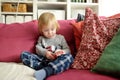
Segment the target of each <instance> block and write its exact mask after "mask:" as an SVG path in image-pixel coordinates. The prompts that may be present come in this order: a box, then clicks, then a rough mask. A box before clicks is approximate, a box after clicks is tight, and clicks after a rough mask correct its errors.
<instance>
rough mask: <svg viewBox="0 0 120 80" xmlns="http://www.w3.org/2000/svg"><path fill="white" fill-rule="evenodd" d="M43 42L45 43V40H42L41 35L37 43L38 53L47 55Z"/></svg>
mask: <svg viewBox="0 0 120 80" xmlns="http://www.w3.org/2000/svg"><path fill="white" fill-rule="evenodd" d="M43 44H44V42H43V41H42V37H39V39H38V43H37V45H36V53H37V54H38V55H43V56H45V55H46V49H45V48H44V46H43Z"/></svg>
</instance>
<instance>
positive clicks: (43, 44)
mask: <svg viewBox="0 0 120 80" xmlns="http://www.w3.org/2000/svg"><path fill="white" fill-rule="evenodd" d="M49 46H55V50H57V49H61V50H64V52H65V53H70V49H69V46H68V45H67V42H66V40H65V38H64V36H62V35H60V34H59V35H56V36H55V37H54V38H46V37H44V36H40V37H39V39H38V43H37V45H36V53H37V54H38V55H43V56H45V55H46V51H47V49H46V48H47V47H49Z"/></svg>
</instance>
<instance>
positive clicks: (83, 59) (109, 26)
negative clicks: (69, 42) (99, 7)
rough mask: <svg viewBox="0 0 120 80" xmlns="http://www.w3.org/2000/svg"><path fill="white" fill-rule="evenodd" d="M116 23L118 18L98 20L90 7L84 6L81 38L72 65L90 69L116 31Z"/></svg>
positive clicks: (119, 20)
mask: <svg viewBox="0 0 120 80" xmlns="http://www.w3.org/2000/svg"><path fill="white" fill-rule="evenodd" d="M118 25H120V18H115V19H105V20H100V19H99V17H98V16H97V15H96V14H95V13H94V12H93V11H92V10H91V9H90V8H86V14H85V20H84V28H83V34H82V40H81V44H80V46H79V51H78V52H77V55H76V56H75V60H74V62H73V64H72V67H73V68H76V69H91V68H92V67H93V66H94V65H95V64H96V63H97V60H98V59H99V57H100V56H101V53H102V52H103V50H104V48H105V47H106V45H107V44H108V43H109V42H110V41H111V39H112V37H113V36H114V34H115V33H116V32H117V31H118V28H119V27H118Z"/></svg>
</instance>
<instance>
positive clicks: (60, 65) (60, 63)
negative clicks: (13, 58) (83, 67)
mask: <svg viewBox="0 0 120 80" xmlns="http://www.w3.org/2000/svg"><path fill="white" fill-rule="evenodd" d="M21 60H22V62H23V64H25V65H27V66H29V67H31V68H33V69H35V70H39V69H42V68H44V67H47V66H50V67H52V68H53V70H54V74H58V73H60V72H63V71H65V70H67V69H68V68H69V67H70V65H71V64H72V62H73V57H72V55H71V54H69V53H68V54H63V55H61V56H59V57H58V58H57V59H55V60H53V61H50V60H48V59H46V58H45V57H44V56H40V55H35V54H32V53H30V52H23V53H22V54H21Z"/></svg>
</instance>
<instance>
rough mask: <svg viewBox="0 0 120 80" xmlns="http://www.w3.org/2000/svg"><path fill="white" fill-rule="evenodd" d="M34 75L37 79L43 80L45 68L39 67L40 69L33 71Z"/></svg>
mask: <svg viewBox="0 0 120 80" xmlns="http://www.w3.org/2000/svg"><path fill="white" fill-rule="evenodd" d="M34 76H35V78H36V79H37V80H44V79H45V78H46V71H45V69H41V70H38V71H35V74H34Z"/></svg>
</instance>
